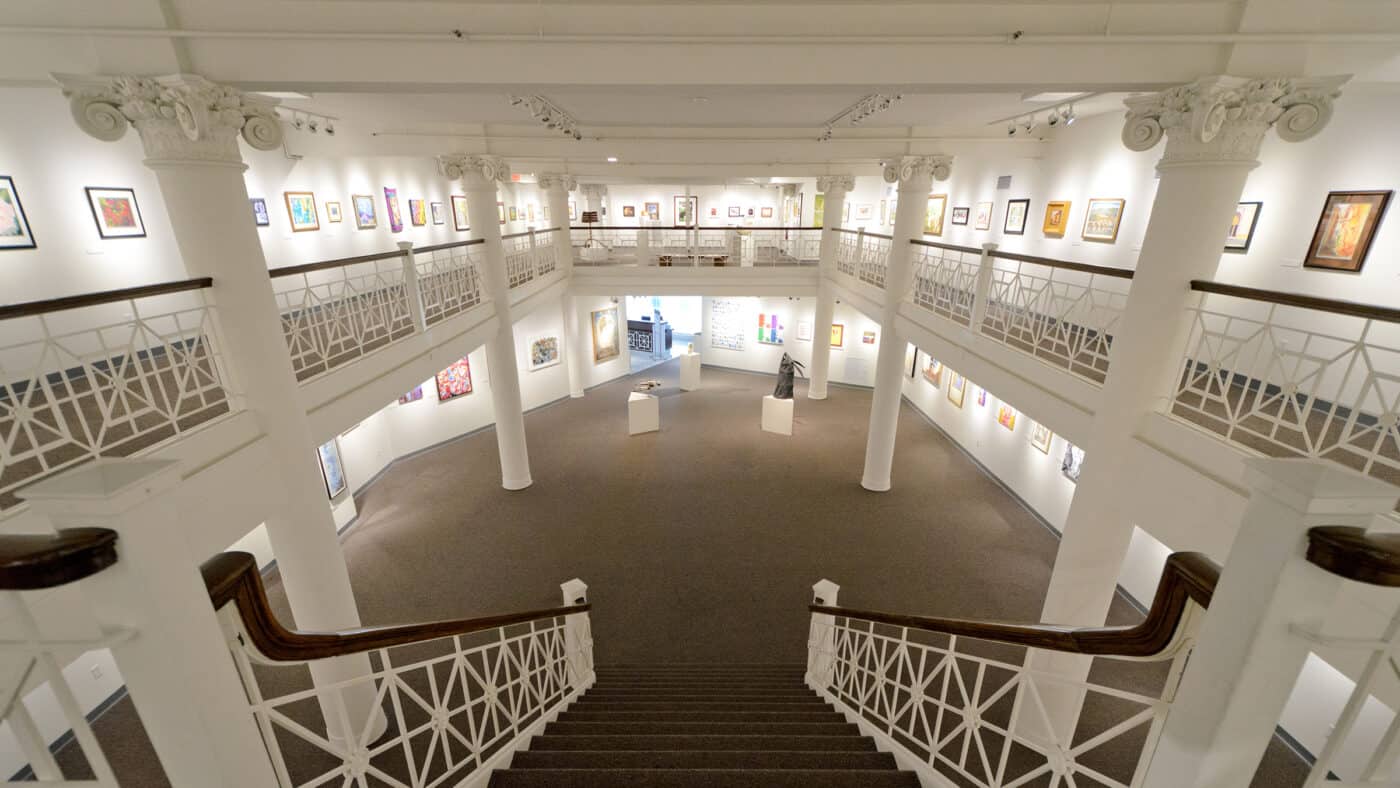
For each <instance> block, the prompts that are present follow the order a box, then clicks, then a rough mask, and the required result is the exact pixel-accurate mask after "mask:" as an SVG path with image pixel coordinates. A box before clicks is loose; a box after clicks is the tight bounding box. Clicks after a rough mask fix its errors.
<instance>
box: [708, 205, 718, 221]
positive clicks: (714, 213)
mask: <svg viewBox="0 0 1400 788" xmlns="http://www.w3.org/2000/svg"><path fill="white" fill-rule="evenodd" d="M718 216H719V208H716V207H715V206H713V205H711V206H710V218H715V217H718Z"/></svg>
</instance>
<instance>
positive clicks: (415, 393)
mask: <svg viewBox="0 0 1400 788" xmlns="http://www.w3.org/2000/svg"><path fill="white" fill-rule="evenodd" d="M420 399H423V387H422V386H414V387H413V388H412V389H411V390H409V391H405V392H404V393H402V394H400V395H399V404H400V405H407V404H408V403H410V402H417V401H418V400H420Z"/></svg>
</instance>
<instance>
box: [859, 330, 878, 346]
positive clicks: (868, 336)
mask: <svg viewBox="0 0 1400 788" xmlns="http://www.w3.org/2000/svg"><path fill="white" fill-rule="evenodd" d="M860 343H861V344H862V345H873V344H875V332H874V331H862V332H861V333H860Z"/></svg>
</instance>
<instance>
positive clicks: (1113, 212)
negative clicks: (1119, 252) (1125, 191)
mask: <svg viewBox="0 0 1400 788" xmlns="http://www.w3.org/2000/svg"><path fill="white" fill-rule="evenodd" d="M1123 205H1124V201H1123V200H1121V199H1118V198H1116V197H1113V198H1105V197H1095V198H1093V199H1092V200H1090V201H1089V209H1088V210H1086V211H1085V212H1084V232H1083V233H1081V234H1080V235H1081V236H1082V237H1083V238H1084V240H1086V241H1098V242H1100V243H1106V244H1111V243H1113V242H1114V241H1116V240H1118V224H1119V223H1120V222H1122V221H1123Z"/></svg>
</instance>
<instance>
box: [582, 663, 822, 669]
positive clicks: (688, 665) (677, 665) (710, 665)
mask: <svg viewBox="0 0 1400 788" xmlns="http://www.w3.org/2000/svg"><path fill="white" fill-rule="evenodd" d="M594 669H595V670H731V671H733V670H806V669H807V665H806V664H805V663H800V662H609V663H608V664H606V665H595V666H594Z"/></svg>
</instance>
